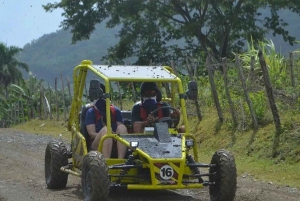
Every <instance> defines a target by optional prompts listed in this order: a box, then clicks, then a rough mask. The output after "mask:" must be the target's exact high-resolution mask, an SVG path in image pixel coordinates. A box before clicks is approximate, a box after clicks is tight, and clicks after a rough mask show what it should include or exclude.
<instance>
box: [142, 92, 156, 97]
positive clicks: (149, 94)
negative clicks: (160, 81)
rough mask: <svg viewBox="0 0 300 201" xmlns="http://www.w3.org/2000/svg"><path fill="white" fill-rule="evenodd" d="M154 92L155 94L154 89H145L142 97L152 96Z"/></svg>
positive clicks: (154, 94)
mask: <svg viewBox="0 0 300 201" xmlns="http://www.w3.org/2000/svg"><path fill="white" fill-rule="evenodd" d="M156 94H157V93H156V91H145V92H144V94H143V96H144V97H154V96H156Z"/></svg>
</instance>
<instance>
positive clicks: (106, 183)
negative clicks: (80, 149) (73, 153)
mask: <svg viewBox="0 0 300 201" xmlns="http://www.w3.org/2000/svg"><path fill="white" fill-rule="evenodd" d="M81 184H82V192H83V196H84V200H85V201H96V200H103V201H106V200H108V194H109V188H110V179H109V177H108V167H107V165H106V162H105V158H104V157H103V155H102V154H101V153H100V152H97V151H91V152H89V153H88V154H87V155H85V157H84V159H83V164H82V179H81Z"/></svg>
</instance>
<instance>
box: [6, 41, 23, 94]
mask: <svg viewBox="0 0 300 201" xmlns="http://www.w3.org/2000/svg"><path fill="white" fill-rule="evenodd" d="M21 51H22V49H21V48H18V47H15V46H10V47H7V46H6V45H5V44H4V43H0V86H2V87H4V90H5V92H6V95H5V98H6V99H7V98H8V93H7V92H8V90H7V89H8V86H9V85H10V84H11V83H20V82H22V81H23V77H22V73H21V71H20V69H19V68H21V69H24V70H26V71H28V65H27V64H26V63H23V62H21V61H19V60H18V59H16V56H17V55H18V54H19V53H20V52H21Z"/></svg>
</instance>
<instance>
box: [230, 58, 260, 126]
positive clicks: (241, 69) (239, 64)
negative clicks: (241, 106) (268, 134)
mask: <svg viewBox="0 0 300 201" xmlns="http://www.w3.org/2000/svg"><path fill="white" fill-rule="evenodd" d="M235 64H236V67H237V68H238V71H239V76H240V80H241V83H242V87H243V90H244V96H245V99H246V102H247V104H248V107H249V110H250V113H251V118H252V123H253V127H254V131H257V130H258V123H257V119H256V115H255V112H254V109H253V106H252V102H251V100H250V97H249V94H248V90H247V87H246V82H245V76H244V72H243V68H242V66H241V62H240V57H239V56H238V55H237V54H236V56H235Z"/></svg>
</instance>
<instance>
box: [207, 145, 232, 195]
mask: <svg viewBox="0 0 300 201" xmlns="http://www.w3.org/2000/svg"><path fill="white" fill-rule="evenodd" d="M211 164H216V166H214V167H211V168H210V169H209V173H214V172H215V173H216V174H215V175H211V176H209V181H210V182H215V184H211V185H210V186H209V194H210V199H211V201H232V200H234V197H235V192H236V185H237V178H236V177H237V176H236V165H235V159H234V156H233V155H232V154H231V153H230V152H229V151H227V150H224V149H221V150H219V151H217V152H216V153H215V154H214V155H213V157H212V160H211Z"/></svg>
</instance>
